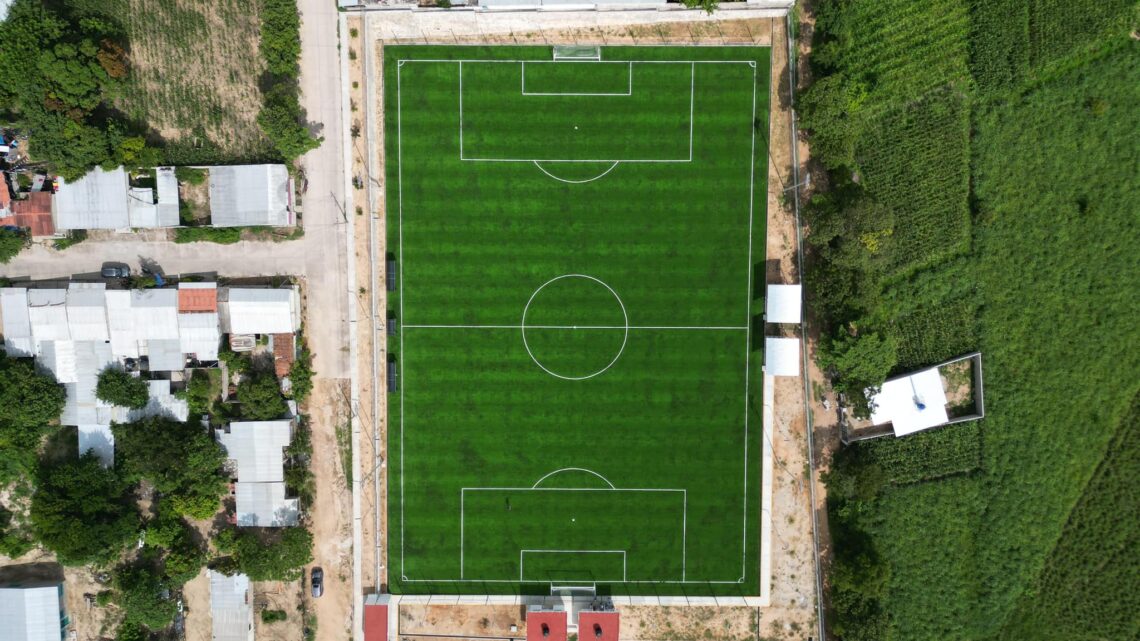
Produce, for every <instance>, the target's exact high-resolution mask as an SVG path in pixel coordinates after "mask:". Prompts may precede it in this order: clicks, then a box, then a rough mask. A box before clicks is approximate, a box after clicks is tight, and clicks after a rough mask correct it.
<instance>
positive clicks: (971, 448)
mask: <svg viewBox="0 0 1140 641" xmlns="http://www.w3.org/2000/svg"><path fill="white" fill-rule="evenodd" d="M980 429H981V428H980V424H979V423H978V422H977V421H970V422H967V423H961V424H958V425H950V426H947V427H944V428H941V429H936V430H932V431H929V432H921V433H918V434H913V435H911V436H907V437H906V438H898V439H896V438H878V439H874V440H870V441H864V442H862V443H859V444H858V446H857V447H859V448H862V449H863V450H864V452H863V454H864V455H866V457H867V458H866V459H864V460H867V461H868V462H871V463H875V464H878V466H879V467H880V468H881V469H882V470H883V473H884V475H885V476H886V480H887V482H888V483H891V484H894V485H906V484H908V483H918V482H920V481H931V480H934V479H939V478H944V477H947V476H952V475H955V474H966V473H969V472H973V471H974V470H977V469H978V466H979V464H980V462H981V456H982V441H981V434H980Z"/></svg>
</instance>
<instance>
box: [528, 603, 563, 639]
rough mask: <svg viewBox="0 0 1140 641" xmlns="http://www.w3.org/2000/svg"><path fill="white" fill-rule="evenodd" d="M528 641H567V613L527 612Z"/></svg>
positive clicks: (548, 611)
mask: <svg viewBox="0 0 1140 641" xmlns="http://www.w3.org/2000/svg"><path fill="white" fill-rule="evenodd" d="M526 641H566V612H564V611H553V610H529V611H527V613H526Z"/></svg>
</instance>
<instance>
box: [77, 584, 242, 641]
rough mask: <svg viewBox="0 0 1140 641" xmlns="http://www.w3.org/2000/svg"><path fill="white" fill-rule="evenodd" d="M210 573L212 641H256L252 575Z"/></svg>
mask: <svg viewBox="0 0 1140 641" xmlns="http://www.w3.org/2000/svg"><path fill="white" fill-rule="evenodd" d="M207 572H208V573H209V575H210V618H211V619H212V625H213V630H212V632H213V641H253V604H252V603H250V598H249V577H247V576H246V575H244V574H235V575H234V576H226V575H224V574H222V573H220V572H215V571H213V570H207ZM55 641H59V640H58V639H56V640H55Z"/></svg>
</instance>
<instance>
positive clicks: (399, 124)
mask: <svg viewBox="0 0 1140 641" xmlns="http://www.w3.org/2000/svg"><path fill="white" fill-rule="evenodd" d="M405 62H456V61H455V60H446V59H418V60H416V59H400V60H398V61H397V69H396V131H397V135H396V147H397V165H398V168H397V183H398V184H397V193H398V197H399V223H400V232H399V250H400V258H401V259H402V258H403V252H404V225H403V222H404V190H403V179H404V178H403V177H404V171H403V155H404V154H403V151H404V149H403V93H402V91H401V75H400V70H401V69H402V68H403V65H404V63H405ZM459 62H461V63H462V62H463V61H459ZM467 62H521V61H518V60H511V61H506V60H467ZM637 62H640V63H644V64H657V63H674V64H676V63H681V62H690V63H693V61H677V60H670V61H665V60H640V61H637ZM700 62H701V63H702V64H747V65H749V66H751V67H752V69H753V72H752V75H753V83H752V115H751V117H752V118H753V119H755V117H756V73H757V72H756V62H755V61H753V60H705V61H700ZM693 64H695V63H693ZM460 83H462V66H461V71H460ZM459 102H460V109H461V111H460V119H461V122H462V103H463V96H462V84H461V86H460V96H459ZM462 136H463V131H462V127H460V141H461V146H460V149H461V150H462ZM484 160H487V159H484ZM489 160H490V161H492V162H494V161H496V159H489ZM500 161H501V162H534V161H533V160H530V161H524V160H518V161H514V160H500ZM543 162H590V161H579V160H547V161H543ZM626 162H629V161H626ZM638 162H674V161H652V160H642V161H638ZM749 162H750V163H751V165H750V175H751V177H752V182H751V184H750V185H749V191H750V192H752V193H753V195H752V197H751V198H750V199H749V204H748V219H749V228H748V251H749V274H748V280H749V287H748V303H747V304H748V320H749V321H751V317H752V298H751V296H752V285H751V280H752V273H751V252H752V233H753V232H752V229H753V225H752V221H753V213H754V212H753V210H754V206H755V205H754V203H755V195H754V191H755V173H756V131H755V126H753V131H752V154H751V157H750V158H749ZM399 280H400V284H399V288H400V317H401V318H403V317H404V297H403V292H404V270H403V269H401V270H400V278H399ZM401 327H410V328H487V329H518V327H517V326H513V325H500V326H496V325H403V324H401ZM614 329H618V328H614ZM629 329H642V330H645V329H659V330H671V329H694V330H701V329H708V330H748V329H750V328H749V327H748V326H745V327H668V326H658V327H651V326H630V327H629ZM745 340H746V342H747V346H746V349H745V371H744V375H745V384H744V389H745V406H744V407H745V412H744V445H745V455H744V470H745V473H744V527H743V531H742V538H743V541H742V547H743V552H742V557H743V559H742V560H743V563H742V567H741V578H740V579H737V580H736V581H721V580H708V581H688V580H682V581H668V580H665V581H634V582H632V583H640V584H647V585H648V584H652V585H666V584H668V585H674V584H733V583H743V582H744V576H745V575H746V574H747V551H748V500H747V497H748V454H747V450H748V377H749V369H750V357H751V353H750V351H751V340H750V337H749V338H746V339H745ZM403 366H404V337H403V333H402V332H401V334H400V371H401V373H402V372H403ZM465 489H468V488H465ZM476 489H477V488H476ZM491 489H526V488H491ZM542 489H547V490H549V489H552V488H542ZM404 490H405V488H404V387H403V386H401V387H400V575H401V580H402V581H405V582H409V583H439V582H445V581H451V582H454V581H456V579H453V578H451V579H409V578H407V576H406V575H405V574H404V521H405V519H404V515H405V511H404V495H405V491H404ZM643 491H649V490H643ZM687 509H688V508H687V497H686V511H687ZM686 521H687V520H686ZM686 527H687V525H686ZM458 581H461V582H471V583H515V581H514V580H512V579H458Z"/></svg>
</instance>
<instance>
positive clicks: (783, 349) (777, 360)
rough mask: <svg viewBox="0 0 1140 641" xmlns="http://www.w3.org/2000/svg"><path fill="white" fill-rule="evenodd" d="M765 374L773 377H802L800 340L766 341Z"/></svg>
mask: <svg viewBox="0 0 1140 641" xmlns="http://www.w3.org/2000/svg"><path fill="white" fill-rule="evenodd" d="M764 372H765V373H766V374H771V375H772V376H799V375H800V339H798V338H777V337H773V336H769V337H767V338H765V339H764Z"/></svg>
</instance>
